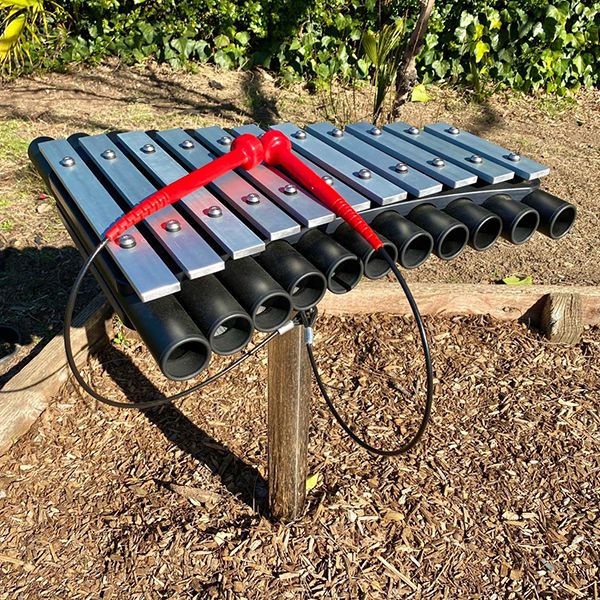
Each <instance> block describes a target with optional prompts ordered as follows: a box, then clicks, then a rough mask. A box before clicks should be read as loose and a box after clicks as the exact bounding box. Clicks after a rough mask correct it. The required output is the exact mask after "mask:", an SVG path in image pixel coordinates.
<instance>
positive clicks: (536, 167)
mask: <svg viewBox="0 0 600 600" xmlns="http://www.w3.org/2000/svg"><path fill="white" fill-rule="evenodd" d="M425 131H428V132H429V133H431V134H433V135H435V136H437V137H439V138H441V139H443V140H446V141H447V142H451V143H452V144H456V145H457V146H460V147H461V148H464V149H465V150H467V151H468V152H471V153H473V154H477V155H479V156H482V157H483V158H487V159H489V160H492V161H494V162H495V163H497V164H499V165H502V166H503V167H506V168H507V169H510V170H511V171H514V172H515V173H516V174H517V175H518V176H519V177H522V178H523V179H525V180H527V181H531V180H532V179H538V178H539V177H544V176H545V175H548V173H550V169H549V168H548V167H545V166H544V165H541V164H540V163H538V162H536V161H535V160H532V159H531V158H526V157H525V156H521V155H519V154H518V153H516V152H511V151H510V150H507V149H506V148H503V147H502V146H498V145H497V144H494V143H492V142H488V141H487V140H484V139H483V138H480V137H478V136H476V135H473V134H472V133H469V132H468V131H462V130H460V129H458V128H457V127H453V126H452V125H450V124H449V123H433V124H432V125H427V126H426V127H425Z"/></svg>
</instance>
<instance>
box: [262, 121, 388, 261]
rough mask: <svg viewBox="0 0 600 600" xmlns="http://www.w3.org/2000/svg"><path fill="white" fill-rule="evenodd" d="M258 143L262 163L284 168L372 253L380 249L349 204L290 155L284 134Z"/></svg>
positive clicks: (273, 132) (274, 133)
mask: <svg viewBox="0 0 600 600" xmlns="http://www.w3.org/2000/svg"><path fill="white" fill-rule="evenodd" d="M260 141H261V142H262V144H263V147H264V160H265V162H266V163H267V164H269V165H274V166H280V167H283V168H284V169H285V170H286V171H287V172H288V173H289V174H290V175H291V176H292V177H293V178H294V179H295V180H296V181H297V182H298V183H299V184H300V185H302V186H303V187H305V188H306V189H307V190H309V191H310V192H312V193H313V194H314V195H315V196H316V197H317V198H318V199H319V200H320V201H321V202H322V203H323V204H324V205H325V206H326V207H327V208H328V209H329V210H331V211H333V212H334V213H335V214H336V215H337V216H338V217H340V218H342V219H344V221H346V223H348V225H350V227H352V229H354V230H355V231H357V232H358V233H359V234H360V235H361V236H362V237H363V238H364V239H365V240H366V241H367V242H369V244H371V246H373V248H375V250H379V249H380V248H382V247H383V242H382V241H381V240H380V239H379V238H378V237H377V234H376V233H375V232H374V231H373V230H372V229H371V227H369V225H368V224H367V222H366V221H365V220H364V219H363V218H362V217H361V216H360V215H359V214H358V213H357V212H356V211H355V210H354V209H353V208H352V207H351V206H350V205H349V204H348V202H346V200H344V199H343V198H342V196H340V194H338V192H337V191H336V190H335V189H333V188H332V187H331V186H330V185H329V184H328V183H326V182H325V181H323V179H321V177H319V176H318V175H317V174H316V173H315V172H314V171H313V170H312V169H310V168H309V167H308V166H306V165H305V164H304V163H303V162H302V161H301V160H300V159H299V158H298V157H297V156H295V155H294V154H293V153H292V143H291V142H290V140H289V138H288V137H287V136H286V135H285V133H282V132H281V131H276V130H274V129H271V130H269V131H267V132H266V133H265V134H263V135H262V136H261V138H260Z"/></svg>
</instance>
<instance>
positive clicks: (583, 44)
mask: <svg viewBox="0 0 600 600" xmlns="http://www.w3.org/2000/svg"><path fill="white" fill-rule="evenodd" d="M599 32H600V3H599V2H593V3H589V2H579V1H570V2H566V1H565V2H559V3H557V4H547V3H542V2H529V3H525V4H523V3H522V2H517V1H514V0H511V1H509V2H506V3H501V2H497V3H495V4H494V5H491V3H477V4H475V5H473V6H471V7H468V8H465V6H464V5H463V4H462V3H457V4H454V3H446V4H441V5H439V7H438V8H437V9H436V11H435V12H434V14H433V15H432V18H431V21H430V25H429V29H428V33H427V37H426V45H425V49H424V51H423V53H422V54H421V56H420V57H419V67H420V70H421V73H422V74H423V76H424V79H425V80H426V81H427V82H433V81H436V82H437V81H451V82H463V81H465V82H467V83H470V84H471V85H473V87H474V88H475V89H476V90H477V91H479V90H481V88H482V87H483V85H484V84H485V83H486V82H495V83H497V84H499V85H504V86H507V87H511V88H514V89H518V90H523V91H525V92H530V91H536V90H539V89H544V90H546V91H548V92H556V93H559V94H562V93H565V91H566V90H568V89H577V88H578V87H579V86H581V85H585V86H595V85H598V83H599V73H600V69H599V67H598V64H599V62H600V41H599V40H600V38H599Z"/></svg>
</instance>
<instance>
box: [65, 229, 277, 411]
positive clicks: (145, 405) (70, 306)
mask: <svg viewBox="0 0 600 600" xmlns="http://www.w3.org/2000/svg"><path fill="white" fill-rule="evenodd" d="M107 244H108V239H105V240H104V241H103V242H101V243H100V244H98V246H96V248H95V249H94V251H93V252H92V253H91V254H90V255H89V256H88V258H87V259H86V261H85V262H84V263H83V266H82V267H81V269H80V271H79V273H78V274H77V277H76V279H75V283H73V287H72V288H71V292H70V293H69V298H68V300H67V307H66V309H65V325H64V326H65V333H64V341H65V354H66V355H67V362H68V363H69V367H70V368H71V371H72V373H73V376H74V377H75V379H76V380H77V383H79V385H80V386H81V387H82V388H83V389H84V390H85V391H86V392H87V393H88V394H89V395H90V396H91V397H92V398H94V399H95V400H98V402H102V403H103V404H108V405H109V406H114V407H116V408H135V409H138V410H147V409H150V408H158V407H159V406H164V405H165V404H170V403H171V402H173V400H179V399H180V398H184V397H185V396H188V395H189V394H192V393H193V392H197V391H198V390H201V389H202V388H203V387H205V386H207V385H209V384H210V383H213V382H214V381H216V380H217V379H219V378H220V377H223V375H225V374H226V373H229V371H231V370H233V369H235V368H236V367H237V366H239V365H240V364H242V363H243V362H244V361H246V360H248V359H249V358H250V357H251V356H253V355H254V354H256V353H257V352H258V351H259V350H260V349H261V348H262V347H263V346H265V345H266V344H268V343H269V342H270V341H271V340H272V339H273V338H274V337H275V336H276V335H278V332H277V331H275V332H273V333H272V334H271V335H269V336H267V337H266V338H265V339H264V340H262V341H261V342H259V343H258V344H257V345H256V346H255V347H254V348H252V350H250V351H249V352H245V353H244V354H242V356H240V357H239V358H238V359H236V360H234V361H232V362H231V363H229V364H228V365H227V366H226V367H224V368H223V369H221V370H220V371H219V372H218V373H215V374H214V375H211V376H210V377H208V378H207V379H205V380H204V381H201V382H200V383H197V384H196V385H194V386H193V387H191V388H188V389H187V390H183V391H182V392H178V393H177V394H173V395H172V396H169V397H168V398H160V399H158V400H149V401H147V402H135V403H134V402H117V401H116V400H111V399H110V398H105V397H104V396H102V395H101V394H99V393H98V392H96V391H95V390H94V389H93V388H92V387H90V386H89V385H88V383H87V381H85V379H84V378H83V377H82V376H81V373H80V372H79V369H78V368H77V365H76V364H75V357H74V356H73V348H72V346H71V326H72V323H73V311H74V310H75V301H76V300H77V295H78V294H79V289H80V288H81V283H82V281H83V279H84V277H85V276H86V274H87V272H88V271H89V269H90V267H91V265H92V263H93V262H94V260H95V258H96V256H98V254H100V252H102V250H104V248H105V247H106V245H107Z"/></svg>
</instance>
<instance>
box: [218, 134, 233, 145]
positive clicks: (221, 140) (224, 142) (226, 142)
mask: <svg viewBox="0 0 600 600" xmlns="http://www.w3.org/2000/svg"><path fill="white" fill-rule="evenodd" d="M231 142H233V140H232V139H231V138H230V137H229V136H228V135H224V136H223V137H222V138H219V144H221V146H231Z"/></svg>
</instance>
